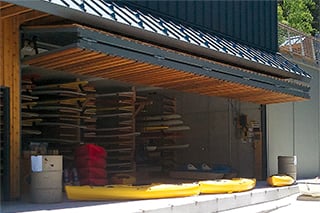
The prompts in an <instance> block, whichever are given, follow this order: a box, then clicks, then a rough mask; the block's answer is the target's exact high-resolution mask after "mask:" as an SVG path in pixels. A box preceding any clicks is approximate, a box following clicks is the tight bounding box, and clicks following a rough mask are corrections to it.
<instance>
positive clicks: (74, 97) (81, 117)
mask: <svg viewBox="0 0 320 213" xmlns="http://www.w3.org/2000/svg"><path fill="white" fill-rule="evenodd" d="M90 92H94V89H92V88H91V87H90V86H88V82H87V81H77V80H75V81H71V82H61V83H59V82H58V83H47V82H36V83H35V82H32V81H30V80H28V81H27V80H24V81H23V84H22V132H23V134H24V135H25V136H24V137H23V139H24V140H23V142H24V144H25V146H28V145H29V144H30V143H31V142H38V143H47V144H49V146H50V147H51V148H52V149H55V148H59V150H60V151H61V152H62V154H65V155H69V156H70V157H72V151H73V148H72V147H74V146H75V145H77V144H79V143H81V142H83V140H82V135H83V131H84V129H86V128H87V127H86V125H84V123H85V120H90V119H91V117H90V116H89V115H87V114H86V110H87V109H88V108H89V107H91V106H90V104H91V102H90V99H89V98H88V97H89V96H88V94H89V93H90Z"/></svg>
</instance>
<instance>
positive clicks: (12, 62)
mask: <svg viewBox="0 0 320 213" xmlns="http://www.w3.org/2000/svg"><path fill="white" fill-rule="evenodd" d="M19 26H20V23H19V19H18V17H10V18H3V17H1V24H0V62H1V63H0V85H3V86H7V87H9V88H10V121H11V122H10V181H11V182H10V183H8V184H10V199H17V198H19V196H20V146H21V137H20V53H19V52H20V51H19V49H20V47H19V40H20V36H19Z"/></svg>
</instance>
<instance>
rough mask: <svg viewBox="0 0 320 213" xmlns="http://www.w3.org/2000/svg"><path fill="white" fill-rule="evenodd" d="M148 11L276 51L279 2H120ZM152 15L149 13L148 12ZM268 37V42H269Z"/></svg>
mask: <svg viewBox="0 0 320 213" xmlns="http://www.w3.org/2000/svg"><path fill="white" fill-rule="evenodd" d="M121 2H129V3H130V4H135V5H136V6H138V7H139V6H140V7H144V8H149V9H151V10H153V11H154V12H155V11H157V12H160V13H162V15H163V14H165V15H167V16H171V17H175V18H177V19H179V20H181V21H184V22H188V23H189V24H194V25H197V27H199V28H202V30H205V29H209V30H212V31H215V32H220V33H223V34H225V35H228V36H230V37H233V38H236V39H238V40H240V41H242V42H245V43H247V44H249V45H254V46H256V47H260V48H263V49H266V50H268V51H272V52H276V51H277V50H278V46H277V42H276V41H277V34H276V32H277V1H274V0H259V1H239V0H223V1H222V0H220V1H219V0H216V1H208V0H196V1H192V0H180V1H169V2H168V1H165V0H162V1H154V0H149V1H125V0H123V1H121ZM149 12H150V11H149ZM266 37H267V38H268V39H266Z"/></svg>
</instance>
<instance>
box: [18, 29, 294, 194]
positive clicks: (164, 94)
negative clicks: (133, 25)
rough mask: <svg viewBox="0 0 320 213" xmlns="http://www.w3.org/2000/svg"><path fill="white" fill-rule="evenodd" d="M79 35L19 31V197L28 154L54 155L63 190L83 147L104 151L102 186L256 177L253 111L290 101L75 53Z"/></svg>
mask: <svg viewBox="0 0 320 213" xmlns="http://www.w3.org/2000/svg"><path fill="white" fill-rule="evenodd" d="M80 28H81V30H83V29H84V27H80ZM57 29H58V31H60V30H62V31H63V33H62V32H57ZM78 30H79V26H76V27H74V26H72V27H71V28H70V26H68V27H64V26H59V27H45V28H43V27H41V28H39V27H29V28H27V29H25V30H24V31H23V32H22V33H23V36H22V37H23V38H24V47H22V51H21V53H22V54H23V55H22V57H23V59H22V86H21V88H22V136H23V137H22V143H23V145H22V149H23V158H24V160H23V161H22V164H23V165H22V169H23V170H24V171H23V172H22V181H23V187H22V191H23V192H24V193H25V192H27V191H28V183H27V180H28V176H29V172H30V171H29V168H30V155H36V154H54V155H57V154H59V155H63V159H64V165H63V168H64V173H65V174H69V176H67V177H65V180H64V181H65V182H67V183H66V184H70V183H71V184H81V183H79V179H78V178H79V177H75V176H81V175H82V173H83V172H84V171H81V169H80V170H79V171H78V173H77V174H74V168H75V167H76V156H75V150H76V149H77V148H78V147H79V146H80V145H82V144H88V143H92V144H96V145H99V146H101V147H103V148H104V149H105V150H106V151H107V160H106V162H107V163H106V165H105V171H106V176H107V178H106V180H108V181H107V182H104V184H105V183H121V181H120V182H119V180H118V179H117V177H118V175H119V174H125V175H129V177H133V178H134V179H132V180H131V181H133V182H134V183H136V184H147V183H152V182H159V181H160V182H166V181H167V182H172V181H173V180H175V181H177V182H181V181H192V180H199V179H200V180H201V179H218V178H232V177H238V176H241V177H256V178H258V179H261V178H262V177H263V162H262V161H263V156H262V153H263V152H262V150H263V146H264V145H263V142H262V129H261V126H262V125H261V122H262V120H261V112H262V110H263V105H261V104H260V102H261V103H265V102H266V103H268V102H269V101H275V100H276V99H279V98H281V99H282V101H283V100H284V99H296V98H298V99H300V98H299V97H296V96H292V95H288V94H285V93H275V92H270V91H267V90H265V89H261V88H255V87H251V86H248V85H243V84H239V83H234V82H228V81H226V80H220V79H216V78H213V77H210V76H205V75H204V74H199V73H192V72H185V71H180V70H176V69H173V68H171V67H165V66H161V65H158V64H150V63H146V62H145V59H143V58H141V59H140V60H138V59H136V60H132V58H129V59H128V58H126V57H119V56H118V55H113V54H110V53H109V54H106V53H105V50H101V51H98V50H92V49H90V48H88V47H87V48H84V47H83V46H77V45H79V43H75V42H77V38H78V36H77V34H78V33H79V32H78ZM90 32H92V31H90ZM99 35H101V34H99ZM35 38H36V39H35ZM62 38H63V39H62ZM122 39H123V38H122ZM94 44H97V42H94ZM35 46H36V48H37V49H36V48H35ZM107 51H109V52H112V46H111V47H110V49H109V48H107ZM135 51H140V50H137V49H135ZM112 53H116V54H119V52H112ZM122 53H123V52H122ZM169 53H170V52H169ZM135 57H136V55H135ZM152 57H153V58H155V60H157V61H161V60H162V59H161V58H156V57H154V56H152ZM181 66H182V67H183V66H185V65H184V64H181ZM219 75H221V73H220V74H219ZM230 78H236V77H235V76H231V77H230ZM261 79H262V80H263V76H262V78H261ZM266 94H268V96H266ZM209 95H210V96H209ZM214 95H217V96H222V97H214ZM224 96H227V97H228V98H224ZM235 97H238V100H236V99H231V98H235ZM239 99H240V100H241V99H243V100H247V101H249V100H252V101H253V102H257V103H248V102H241V101H240V100H239ZM70 174H71V175H70ZM122 181H123V180H122ZM133 182H132V183H133Z"/></svg>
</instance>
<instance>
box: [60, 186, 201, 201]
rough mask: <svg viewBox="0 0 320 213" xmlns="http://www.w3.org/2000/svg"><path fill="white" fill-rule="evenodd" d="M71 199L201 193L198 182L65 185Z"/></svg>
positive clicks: (134, 197) (155, 197)
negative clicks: (139, 184) (138, 184)
mask: <svg viewBox="0 0 320 213" xmlns="http://www.w3.org/2000/svg"><path fill="white" fill-rule="evenodd" d="M65 189H66V194H67V197H68V199H70V200H138V199H139V200H140V199H157V198H174V197H187V196H195V195H199V193H200V187H199V184H197V183H186V184H153V185H143V186H131V185H107V186H65Z"/></svg>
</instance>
